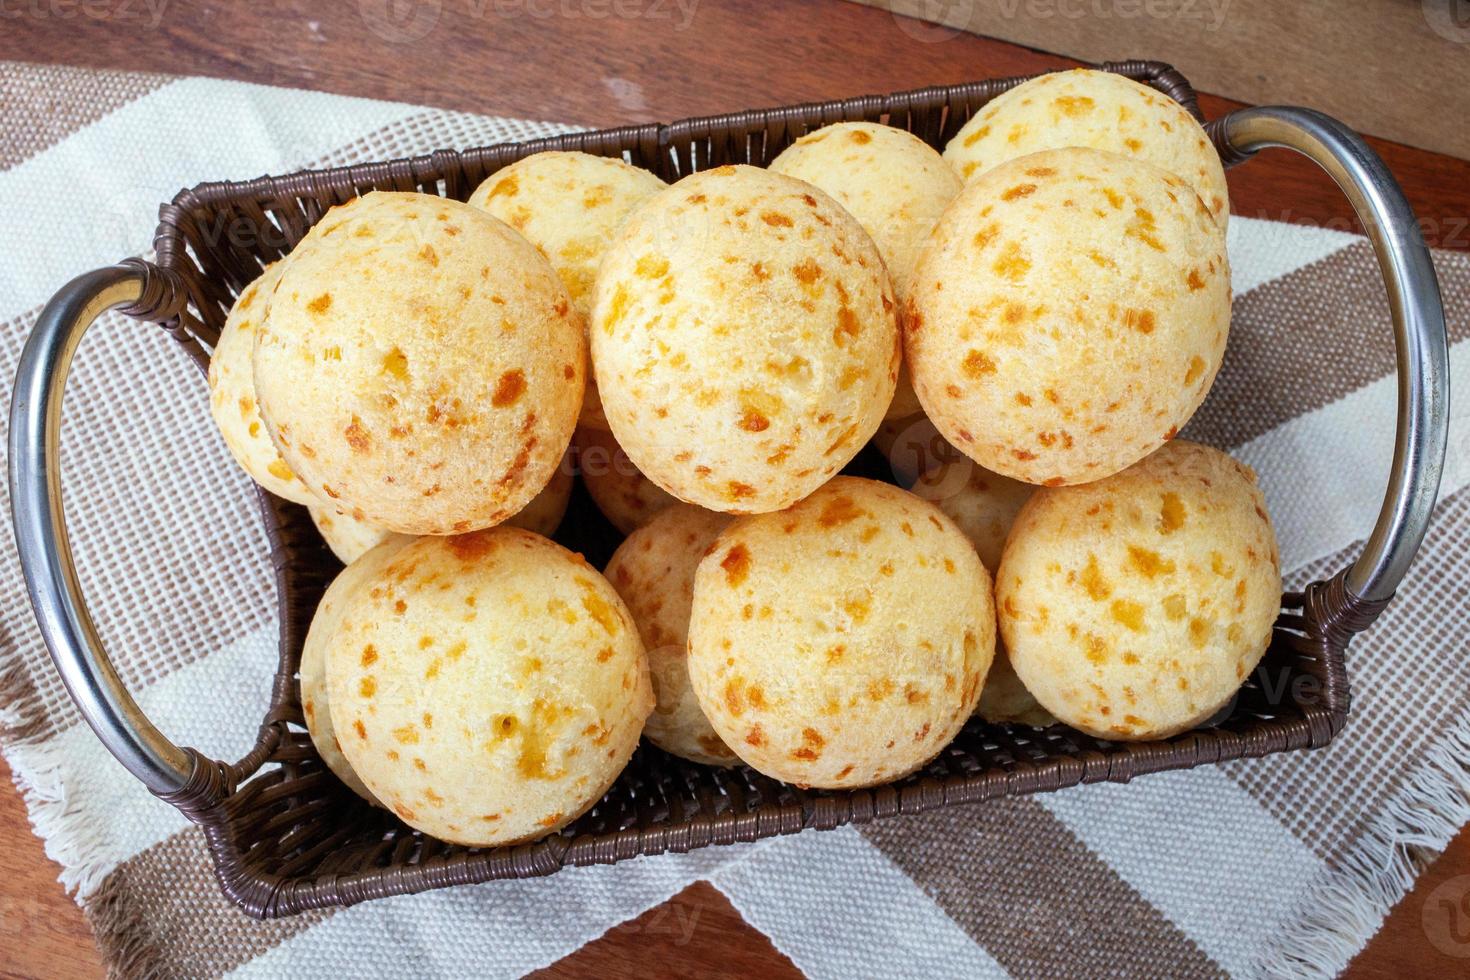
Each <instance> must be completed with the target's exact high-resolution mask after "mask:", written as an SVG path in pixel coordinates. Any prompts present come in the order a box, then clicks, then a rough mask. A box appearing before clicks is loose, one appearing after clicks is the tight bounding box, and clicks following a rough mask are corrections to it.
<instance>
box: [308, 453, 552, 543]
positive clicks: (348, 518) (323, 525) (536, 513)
mask: <svg viewBox="0 0 1470 980" xmlns="http://www.w3.org/2000/svg"><path fill="white" fill-rule="evenodd" d="M571 497H572V470H571V464H570V463H568V462H567V461H566V460H565V459H563V461H562V465H561V466H559V467H558V468H557V470H556V472H555V473H554V474H553V475H552V477H551V482H550V483H548V484H546V486H545V487H543V488H542V489H541V492H540V493H538V494H536V496H534V497H532V498H531V502H530V503H529V504H527V505H526V506H525V507H523V508H521V509H520V510H519V511H517V512H516V513H515V514H512V515H511V516H510V517H507V518H506V519H505V523H506V525H507V526H509V527H519V528H524V529H525V530H527V531H533V532H535V533H536V534H540V535H542V536H544V537H548V538H549V537H551V536H552V535H553V534H555V533H556V529H557V528H558V527H560V526H561V519H562V517H563V515H565V514H566V512H567V503H568V501H570V500H571ZM307 512H308V513H309V514H311V521H312V523H313V524H315V525H316V529H317V531H318V532H319V533H320V534H321V536H322V540H324V541H326V542H327V547H329V548H331V549H332V554H334V555H336V556H337V558H338V559H340V560H341V561H342V563H343V564H347V563H349V562H352V561H354V560H356V559H357V557H358V556H359V555H362V554H366V553H367V552H368V551H370V550H372V549H373V548H376V547H377V546H378V545H380V544H382V543H383V542H384V541H392V540H409V539H412V538H413V537H414V535H411V534H399V533H397V532H396V531H386V530H384V529H382V528H380V527H374V526H373V525H371V524H369V523H368V522H367V521H360V520H358V519H357V518H355V517H353V516H352V515H351V514H343V513H339V512H337V511H334V510H332V509H331V508H330V507H308V508H307Z"/></svg>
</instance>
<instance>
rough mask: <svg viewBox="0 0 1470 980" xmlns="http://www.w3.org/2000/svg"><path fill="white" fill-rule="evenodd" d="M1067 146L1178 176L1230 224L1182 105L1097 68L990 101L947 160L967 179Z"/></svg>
mask: <svg viewBox="0 0 1470 980" xmlns="http://www.w3.org/2000/svg"><path fill="white" fill-rule="evenodd" d="M1063 146H1086V147H1091V148H1092V149H1095V150H1107V151H1108V152H1110V153H1119V154H1122V155H1124V156H1130V157H1136V158H1137V159H1139V160H1143V161H1145V162H1147V163H1151V164H1153V165H1154V166H1156V167H1160V168H1162V169H1164V170H1167V171H1168V172H1169V173H1171V174H1175V175H1176V176H1178V177H1180V178H1181V179H1183V180H1184V181H1186V182H1187V183H1188V184H1189V185H1190V186H1191V187H1193V188H1194V190H1195V191H1196V193H1198V194H1199V196H1200V198H1201V200H1203V201H1204V203H1205V206H1206V207H1207V208H1208V209H1209V211H1210V214H1211V216H1212V217H1213V218H1214V219H1215V222H1216V223H1217V224H1219V226H1220V227H1221V228H1222V229H1223V228H1224V227H1225V226H1226V223H1227V222H1228V221H1229V219H1230V192H1229V190H1228V188H1227V187H1226V185H1225V168H1224V167H1223V166H1222V165H1221V163H1220V156H1219V154H1217V153H1216V152H1215V148H1214V147H1213V146H1212V145H1211V144H1210V138H1209V136H1208V135H1207V134H1206V133H1205V130H1204V127H1203V126H1201V125H1200V124H1199V122H1198V120H1196V119H1195V118H1194V117H1193V116H1191V115H1190V114H1189V112H1188V110H1186V109H1185V108H1184V107H1183V106H1182V105H1180V104H1179V103H1178V102H1175V101H1174V100H1173V99H1171V98H1169V97H1168V96H1167V95H1164V94H1163V93H1161V92H1159V91H1157V90H1156V89H1153V88H1150V87H1149V86H1147V85H1143V84H1140V83H1138V82H1135V81H1133V80H1132V79H1131V78H1124V77H1123V76H1122V75H1117V74H1114V73H1112V72H1106V71H1096V70H1094V69H1091V68H1075V69H1072V70H1071V71H1061V72H1053V73H1052V74H1049V75H1042V76H1041V77H1040V78H1033V79H1031V80H1030V81H1028V82H1023V83H1021V84H1020V85H1017V86H1016V87H1015V88H1013V89H1011V90H1010V91H1009V92H1005V93H1004V94H1002V95H999V96H997V97H996V98H995V99H992V100H991V101H990V102H989V103H987V104H986V106H985V107H984V108H983V109H981V110H980V111H979V112H978V113H976V114H975V115H974V116H973V117H972V118H971V119H970V120H969V122H967V123H965V125H964V126H962V127H961V128H960V131H959V132H958V133H956V134H955V135H954V138H953V139H952V140H950V141H949V145H948V146H946V147H945V149H944V158H945V159H946V160H948V161H949V163H950V165H951V166H953V167H954V168H955V170H956V171H958V173H959V174H960V176H962V177H963V178H965V179H966V180H970V179H973V178H975V177H978V176H981V175H982V174H984V173H985V172H986V171H987V170H989V169H990V168H992V167H995V166H999V165H1000V164H1002V163H1005V162H1006V161H1007V160H1013V159H1015V158H1016V157H1021V156H1025V155H1026V154H1028V153H1035V152H1037V151H1038V150H1053V149H1057V148H1058V147H1063Z"/></svg>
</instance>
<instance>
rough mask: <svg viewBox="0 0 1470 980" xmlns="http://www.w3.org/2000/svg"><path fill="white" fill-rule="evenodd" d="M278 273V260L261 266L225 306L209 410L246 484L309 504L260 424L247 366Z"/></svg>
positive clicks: (211, 369) (211, 370) (313, 499)
mask: <svg viewBox="0 0 1470 980" xmlns="http://www.w3.org/2000/svg"><path fill="white" fill-rule="evenodd" d="M284 270H285V263H284V262H273V263H271V264H270V265H268V266H266V269H265V271H264V272H262V273H261V274H260V277H259V278H257V279H256V280H255V281H254V282H252V283H251V284H250V285H248V286H246V287H245V289H244V290H242V291H241V293H240V298H239V299H238V300H236V301H235V305H234V306H233V307H231V308H230V313H229V316H227V317H226V318H225V325H224V327H223V328H221V330H220V333H219V341H218V342H217V343H216V344H215V346H214V355H213V356H212V357H210V359H209V411H210V414H211V415H212V416H214V423H215V425H217V426H219V433H220V435H221V436H222V437H223V438H224V441H225V447H226V448H228V449H229V451H230V455H232V456H234V457H235V462H237V463H239V464H240V466H241V467H242V468H243V469H244V470H245V472H246V473H248V474H249V475H250V478H251V479H252V480H254V481H255V482H256V483H258V484H260V485H261V486H263V487H265V488H266V489H267V490H269V491H270V492H271V493H273V494H275V495H276V496H277V497H283V498H285V499H286V500H290V501H292V502H294V503H298V504H312V503H315V502H316V500H317V498H316V496H315V495H314V494H312V492H311V490H310V489H309V488H308V487H307V486H306V484H304V483H302V482H301V481H300V480H298V479H297V478H296V475H295V474H294V473H292V472H291V467H290V466H288V465H286V461H285V460H284V459H282V458H281V454H280V453H279V452H277V451H276V447H275V444H274V443H272V442H271V439H270V436H269V435H268V434H267V433H266V430H265V425H264V424H263V423H262V422H261V421H260V407H259V405H258V404H257V403H256V399H255V375H254V373H253V372H252V370H251V367H250V355H251V352H252V351H253V350H254V349H255V328H256V327H257V326H258V325H259V324H260V322H261V320H262V319H263V318H264V316H265V313H266V309H267V307H268V306H269V305H270V295H271V291H272V290H273V289H275V286H276V282H277V281H278V280H279V279H280V278H281V273H282V272H283V271H284Z"/></svg>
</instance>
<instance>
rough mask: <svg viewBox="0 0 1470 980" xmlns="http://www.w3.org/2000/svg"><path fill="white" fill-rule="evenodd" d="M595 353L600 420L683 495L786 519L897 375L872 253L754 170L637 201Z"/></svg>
mask: <svg viewBox="0 0 1470 980" xmlns="http://www.w3.org/2000/svg"><path fill="white" fill-rule="evenodd" d="M591 332H592V353H593V364H594V366H595V368H596V371H597V384H598V389H599V391H600V392H601V394H602V405H603V411H604V412H605V413H606V415H607V420H608V424H609V425H610V426H611V428H612V432H613V434H614V435H615V436H616V437H617V441H618V444H619V445H621V446H622V447H623V449H624V450H625V451H626V452H627V454H628V456H629V457H630V458H631V459H632V460H633V462H634V463H635V464H636V465H637V466H638V468H639V469H640V470H642V471H643V472H644V473H645V474H647V476H648V478H649V479H651V480H653V481H654V482H655V483H657V484H658V485H659V486H661V487H663V488H664V489H665V490H667V491H668V492H669V493H671V494H673V495H674V496H676V497H678V498H680V499H681V500H684V501H687V502H689V503H694V504H698V505H700V506H702V507H706V508H708V509H710V510H718V511H722V512H726V513H758V512H765V511H772V510H778V509H780V508H781V507H785V506H787V505H789V504H791V503H793V502H795V501H797V500H800V499H801V498H802V497H804V496H806V495H807V494H809V493H811V492H812V491H813V490H815V489H816V488H817V487H819V486H821V484H822V483H824V482H825V481H826V480H827V479H828V478H830V477H831V476H832V474H834V473H836V472H837V471H838V470H839V469H840V468H841V467H842V466H843V465H844V464H845V463H846V462H847V461H848V460H849V459H851V458H852V457H853V456H854V455H855V454H856V453H857V451H858V450H859V449H860V448H862V445H863V443H865V442H866V441H867V440H868V438H869V437H870V436H871V435H872V434H873V432H874V430H875V429H877V427H878V423H879V422H880V421H881V420H882V418H883V414H884V412H885V411H886V410H887V408H888V404H889V402H890V401H891V400H892V398H893V389H894V385H895V383H896V380H897V377H898V367H899V349H898V344H897V340H898V334H897V327H896V316H895V312H894V302H893V292H892V289H891V287H890V285H889V281H888V273H887V272H886V271H885V269H884V267H883V260H882V258H881V257H879V255H878V250H877V248H876V247H875V246H874V245H873V241H872V239H871V238H869V237H868V234H867V232H865V231H863V229H862V226H861V225H859V224H858V223H857V221H856V220H855V219H854V218H853V217H852V215H850V214H848V213H847V211H846V210H844V209H843V208H842V206H841V205H839V204H837V202H835V201H833V200H832V199H831V198H830V197H828V196H827V195H826V194H824V193H823V192H822V191H820V190H818V189H817V188H815V187H813V186H811V185H810V184H807V183H804V182H802V181H799V180H796V179H794V178H791V177H786V176H784V175H781V174H774V173H770V172H768V171H764V170H758V169H756V168H754V167H744V166H742V167H717V168H715V169H714V170H708V171H705V172H703V173H697V174H693V175H692V176H689V177H686V178H684V179H683V180H681V181H679V182H678V183H677V184H675V185H673V186H672V187H670V188H669V189H668V190H665V191H663V192H661V193H659V194H657V195H656V196H654V197H652V198H650V199H649V200H648V201H647V202H645V203H644V204H643V205H642V206H641V207H640V208H638V210H637V211H635V212H634V213H633V215H632V216H631V217H630V218H629V219H628V221H627V222H626V223H625V224H624V226H623V230H622V233H621V234H620V235H619V237H618V240H617V242H615V243H614V244H613V246H612V247H611V248H609V249H608V253H607V257H606V258H605V259H604V261H603V264H602V269H601V272H600V274H599V275H598V278H597V301H596V303H595V304H594V307H593V314H592V327H591Z"/></svg>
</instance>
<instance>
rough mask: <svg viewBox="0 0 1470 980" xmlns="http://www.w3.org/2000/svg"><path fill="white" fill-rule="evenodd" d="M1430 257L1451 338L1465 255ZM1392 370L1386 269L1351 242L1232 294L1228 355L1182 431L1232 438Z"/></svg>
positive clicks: (1461, 321) (1469, 298)
mask: <svg viewBox="0 0 1470 980" xmlns="http://www.w3.org/2000/svg"><path fill="white" fill-rule="evenodd" d="M1434 264H1435V269H1436V271H1437V272H1438V273H1439V282H1440V292H1441V294H1442V295H1443V297H1444V303H1445V315H1446V318H1447V320H1448V326H1449V331H1450V340H1451V342H1454V341H1456V340H1462V339H1464V338H1466V337H1470V256H1467V255H1461V254H1458V253H1453V252H1436V253H1434ZM1394 370H1395V368H1394V348H1393V328H1392V325H1391V321H1390V320H1389V315H1388V300H1387V297H1386V295H1385V294H1384V291H1383V276H1382V274H1381V273H1380V272H1379V271H1378V260H1377V259H1376V258H1374V255H1373V249H1372V246H1370V245H1369V244H1368V243H1367V242H1365V241H1359V242H1355V243H1353V244H1352V245H1349V246H1347V247H1346V248H1344V249H1342V250H1341V251H1338V252H1334V253H1333V254H1331V255H1329V256H1327V257H1326V258H1324V259H1321V260H1320V261H1317V262H1313V263H1311V264H1310V265H1306V266H1303V267H1302V268H1300V269H1297V270H1296V271H1294V272H1290V273H1287V274H1286V275H1284V276H1282V277H1281V278H1279V279H1273V280H1271V281H1270V282H1267V283H1265V284H1263V285H1261V286H1258V287H1256V288H1255V289H1252V290H1251V291H1250V292H1248V293H1245V294H1244V295H1242V296H1237V297H1236V299H1235V308H1234V310H1233V311H1232V316H1231V323H1230V344H1229V346H1228V348H1227V350H1226V353H1225V363H1224V364H1223V365H1222V366H1221V368H1220V375H1219V377H1218V378H1216V380H1215V385H1214V387H1213V388H1211V389H1210V394H1209V397H1208V398H1206V399H1205V403H1204V405H1202V406H1200V410H1199V411H1198V412H1197V413H1196V414H1195V416H1194V418H1193V419H1192V420H1190V423H1189V425H1187V426H1186V427H1185V430H1184V435H1185V436H1186V437H1188V438H1191V439H1197V440H1199V441H1200V442H1205V443H1209V444H1211V445H1215V446H1239V445H1241V444H1242V443H1245V442H1249V441H1250V440H1251V439H1254V438H1256V437H1257V436H1259V435H1261V434H1263V433H1265V432H1268V431H1270V430H1271V429H1273V428H1275V427H1276V426H1278V425H1281V424H1282V423H1284V422H1289V421H1291V420H1292V419H1293V418H1296V417H1297V416H1299V415H1304V414H1306V413H1307V412H1310V411H1313V410H1315V409H1318V408H1321V407H1322V406H1324V405H1327V404H1330V403H1331V402H1334V401H1336V400H1337V399H1339V398H1341V397H1343V396H1344V395H1347V394H1349V393H1350V392H1353V391H1355V390H1357V389H1358V388H1361V387H1363V386H1364V385H1366V384H1369V383H1370V382H1373V381H1376V380H1378V379H1379V378H1382V377H1385V376H1387V375H1389V374H1392V373H1393V372H1394Z"/></svg>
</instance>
